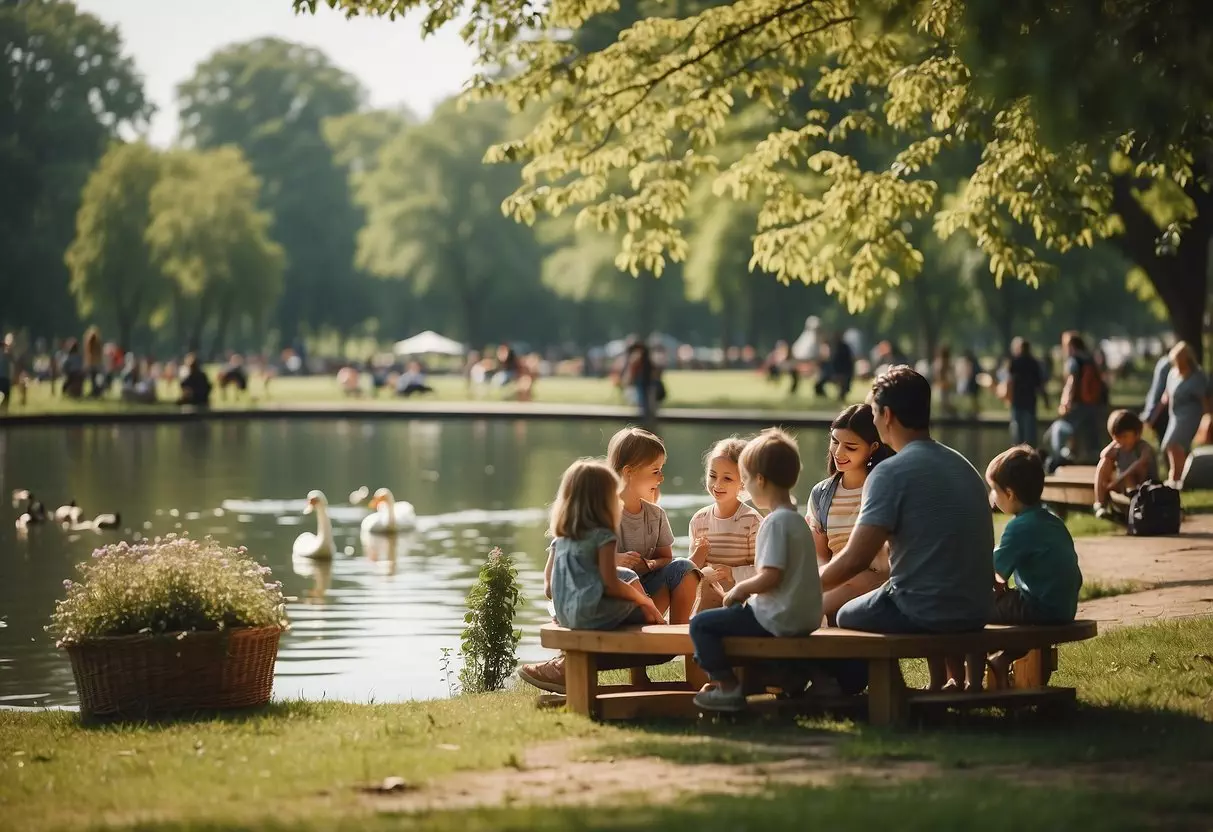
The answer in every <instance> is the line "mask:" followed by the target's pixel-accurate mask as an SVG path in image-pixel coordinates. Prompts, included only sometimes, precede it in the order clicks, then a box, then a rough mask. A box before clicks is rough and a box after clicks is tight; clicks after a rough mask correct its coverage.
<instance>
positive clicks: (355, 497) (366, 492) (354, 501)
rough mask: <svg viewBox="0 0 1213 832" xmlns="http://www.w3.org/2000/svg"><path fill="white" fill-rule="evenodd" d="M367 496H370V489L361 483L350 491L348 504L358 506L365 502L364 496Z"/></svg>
mask: <svg viewBox="0 0 1213 832" xmlns="http://www.w3.org/2000/svg"><path fill="white" fill-rule="evenodd" d="M369 496H371V489H369V488H367V487H366V486H365V485H361V486H359V487H358V488H355V489H354V490H353V491H351V492H350V505H352V506H360V505H362V504H363V503H365V502H366V498H367V497H369Z"/></svg>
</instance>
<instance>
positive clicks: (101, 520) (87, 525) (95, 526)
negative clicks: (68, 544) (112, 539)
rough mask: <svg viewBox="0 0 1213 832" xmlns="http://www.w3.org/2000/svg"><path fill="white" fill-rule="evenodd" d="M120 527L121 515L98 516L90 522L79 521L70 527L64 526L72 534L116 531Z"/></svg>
mask: <svg viewBox="0 0 1213 832" xmlns="http://www.w3.org/2000/svg"><path fill="white" fill-rule="evenodd" d="M120 525H122V515H120V514H98V515H97V516H96V517H94V518H93V519H92V520H80V521H77V522H75V523H72V524H71V525H70V526H69V525H68V524H66V523H65V524H64V526H66V527H67V528H68V529H70V530H71V531H73V532H98V533H100V532H103V531H106V530H107V529H116V528H118V527H119V526H120Z"/></svg>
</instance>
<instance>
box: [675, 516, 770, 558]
mask: <svg viewBox="0 0 1213 832" xmlns="http://www.w3.org/2000/svg"><path fill="white" fill-rule="evenodd" d="M761 523H762V515H761V514H759V513H758V510H757V509H755V508H752V507H750V506H747V505H746V504H745V503H742V504H741V507H740V508H739V509H737V511H735V512H734V513H733V516H732V517H717V516H716V506H715V505H710V506H704V507H703V508H701V509H699V511H697V512H695V516H694V517H692V518H691V550H692V551H694V549H695V541H696V540H698V539H699V538H701V537H705V536H706V537H707V539H708V543H709V544H711V546H712V551H711V552H709V553H708V564H709V565H721V566H750V565H752V564H753V563H754V545H755V541H756V540H757V539H758V526H759V525H760V524H761Z"/></svg>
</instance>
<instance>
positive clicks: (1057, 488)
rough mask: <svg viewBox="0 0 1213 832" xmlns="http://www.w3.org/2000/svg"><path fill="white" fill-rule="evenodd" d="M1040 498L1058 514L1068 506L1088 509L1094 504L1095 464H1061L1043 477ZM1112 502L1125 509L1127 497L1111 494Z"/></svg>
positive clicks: (1127, 504)
mask: <svg viewBox="0 0 1213 832" xmlns="http://www.w3.org/2000/svg"><path fill="white" fill-rule="evenodd" d="M1040 499H1041V501H1042V502H1044V503H1045V504H1046V505H1048V506H1049V507H1050V508H1052V509H1053V510H1054V511H1055V512H1057V513H1058V514H1065V512H1066V510H1067V509H1068V508H1070V507H1081V508H1083V509H1086V510H1088V511H1089V510H1090V509H1091V507H1092V506H1093V505H1094V504H1095V466H1094V465H1063V466H1062V467H1060V468H1058V469H1057V470H1056V471H1054V472H1053V473H1052V474H1050V475H1049V476H1047V477H1045V489H1044V492H1043V493H1042V494H1041V495H1040ZM1111 500H1112V504H1113V505H1115V506H1119V507H1121V508H1123V509H1127V508H1128V506H1129V498H1128V497H1126V496H1125V495H1124V494H1112V495H1111Z"/></svg>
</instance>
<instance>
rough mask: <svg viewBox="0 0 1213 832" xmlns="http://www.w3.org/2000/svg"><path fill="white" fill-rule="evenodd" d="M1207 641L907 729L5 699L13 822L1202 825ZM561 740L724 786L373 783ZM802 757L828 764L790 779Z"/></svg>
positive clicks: (425, 778)
mask: <svg viewBox="0 0 1213 832" xmlns="http://www.w3.org/2000/svg"><path fill="white" fill-rule="evenodd" d="M1210 644H1213V619H1203V620H1189V621H1184V622H1181V623H1168V624H1158V625H1153V626H1149V627H1141V628H1132V629H1125V630H1118V631H1115V632H1112V633H1109V634H1107V635H1103V636H1100V637H1099V638H1097V639H1095V640H1093V641H1090V642H1086V643H1083V644H1078V645H1071V646H1065V647H1063V648H1062V650H1061V669H1060V670H1059V672H1058V675H1057V677H1056V683H1057V684H1064V685H1074V686H1076V687H1077V688H1078V690H1079V700H1080V707H1079V709H1078V711H1077V712H1076V713H1075V714H1074V715H1072V716H1070V717H1067V718H1066V719H1065V720H1063V721H1058V722H1053V721H1047V720H1044V719H1041V718H1037V717H1033V716H1031V715H1025V716H1023V717H1018V718H1010V717H1001V716H997V715H994V714H985V715H973V716H968V717H957V716H943V717H939V718H938V719H937V720H935V721H932V722H931V723H930V724H929V725H927V726H926V727H922V726H920V727H917V728H912V729H907V730H903V731H890V730H880V729H874V728H871V727H868V726H866V725H862V724H855V723H851V722H848V721H832V720H807V721H806V720H801V721H797V722H794V723H793V722H788V721H774V722H772V721H768V720H764V719H762V718H759V717H745V716H742V717H738V718H736V719H730V720H722V721H720V722H711V721H708V722H700V723H698V724H695V723H690V724H683V723H678V724H674V723H654V724H645V725H639V724H632V725H623V726H620V725H615V726H604V725H595V724H592V723H590V722H588V721H586V720H584V719H582V718H580V717H576V716H573V715H570V714H567V713H563V712H561V711H540V710H537V709H535V708H534V707H533V705H532V699H533V697H532V696H531V695H529V694H527V693H524V692H521V691H516V690H515V691H510V692H504V693H499V694H490V695H483V696H474V697H460V698H456V699H452V700H442V701H431V702H414V703H404V704H398V705H349V704H341V703H298V702H292V703H283V704H276V705H274V706H272V707H270V708H268V709H266V710H265V711H263V712H261V713H259V714H256V715H245V716H236V717H229V718H217V719H204V720H201V721H196V722H176V723H168V724H155V725H102V726H88V727H85V726H81V725H80V723H79V722H78V720H77V718H76V717H75V716H74V715H71V714H67V713H41V714H26V713H20V714H19V713H11V712H7V713H0V828H4V829H22V830H31V832H36V831H37V830H50V829H86V828H100V827H103V826H104V827H105V828H110V829H127V830H135V829H138V830H170V829H171V830H187V829H188V830H204V829H205V830H218V829H246V830H278V829H282V830H285V829H304V830H329V829H351V830H352V829H369V830H380V829H408V830H487V829H510V830H514V829H516V830H564V829H573V828H578V829H591V830H637V832H638V831H639V830H648V829H653V830H661V832H675V831H676V830H696V832H715V830H722V831H723V830H729V832H733V830H737V829H761V828H778V829H783V828H820V827H822V826H825V827H827V828H833V829H858V828H869V827H874V826H877V825H886V826H888V827H890V828H897V829H899V830H901V829H911V830H918V829H922V830H928V829H930V830H938V829H940V828H973V827H978V826H979V827H981V828H983V829H993V830H1002V829H1006V830H1011V829H1014V830H1019V832H1022V830H1023V829H1025V828H1027V829H1032V830H1053V829H1057V830H1072V829H1075V828H1080V827H1087V828H1093V829H1100V830H1107V829H1142V828H1151V829H1198V828H1200V829H1203V828H1208V820H1209V818H1210V816H1211V815H1210V813H1211V812H1213V795H1211V794H1210V793H1209V791H1208V788H1207V786H1208V782H1209V779H1208V778H1209V776H1210V774H1211V773H1213V753H1211V752H1210V749H1211V748H1213V706H1211V705H1210V703H1211V702H1213V657H1211V656H1210V655H1209V645H1210ZM909 664H910V666H909V667H907V671H908V674H907V675H908V676H910V677H916V676H917V675H918V674H919V668H918V667H917V666H916V665H917V663H909ZM671 667H674V666H667V668H671ZM556 740H560V741H565V742H570V743H575V744H576V747H577V748H579V749H581V750H580V751H579V752H578V759H590V760H599V761H602V760H610V761H612V762H611V763H610V766H609V768H610V769H611V770H619V771H626V770H628V769H627V768H626V767H627V766H628V765H633V764H638V763H639V762H641V760H639V759H638V758H645V759H651V760H655V761H656V762H655V763H654V764H656V763H660V764H661V765H663V766H666V768H664V769H662V770H663V771H667V772H674V773H675V774H676V776H677V777H683V778H691V779H694V778H697V777H699V776H704V777H711V778H715V780H714V781H713V782H712V783H711V784H708V790H709V791H710V792H713V793H711V794H697V795H689V796H688V795H684V796H681V797H676V798H675V799H673V800H670V801H666V802H665V803H664V805H647V804H649V803H652V802H654V801H655V799H657V798H660V797H661V796H662V793H663V791H664V790H665V789H667V788H669V787H671V786H672V785H673V784H672V783H669V782H667V783H663V782H645V781H640V782H637V783H636V784H635V789H634V792H632V793H629V794H627V795H626V796H624V797H620V796H619V795H618V794H615V795H614V796H609V797H607V798H604V799H601V800H599V801H598V805H596V806H594V807H593V808H590V809H586V808H580V807H577V808H573V807H564V808H562V807H560V806H557V805H553V803H554V802H559V801H549V800H547V799H545V798H544V794H542V793H540V794H532V795H531V798H527V797H526V794H525V793H524V792H522V791H519V792H518V793H517V794H513V797H512V799H510V797H511V794H512V793H510V792H507V793H506V796H507V799H506V807H505V808H479V809H477V808H471V809H457V810H449V811H435V810H431V811H422V812H418V813H402V810H401V808H400V806H399V805H398V804H397V803H394V802H393V801H392V800H390V799H388V798H378V797H374V798H373V797H368V796H367V795H365V794H363V793H362V792H360V791H359V789H358V786H359V785H360V784H363V783H367V782H380V781H382V780H383V779H384V778H385V777H393V776H394V777H400V778H403V780H404V781H405V783H407V784H409V787H410V788H420V789H422V790H423V792H424V791H433V790H434V789H440V788H441V787H442V786H443V784H444V783H446V782H449V779H450V778H452V777H456V778H457V777H467V776H470V775H469V774H468V773H469V772H474V771H495V772H499V773H501V776H502V777H503V778H505V781H506V782H512V781H511V780H510V778H511V777H513V776H515V775H517V776H518V777H521V776H522V775H524V774H526V769H527V763H526V762H525V761H526V760H527V759H528V757H527V755H526V749H527V748H528V747H531V746H534V745H535V744H536V743H542V742H545V741H556ZM797 760H799V761H800V763H801V764H805V763H806V762H807V763H811V764H812V765H813V766H817V767H818V768H819V769H820V774H821V776H820V777H818V778H817V779H816V780H813V781H811V782H808V783H799V784H797V785H795V786H793V785H789V784H788V783H787V782H786V781H782V780H780V778H779V772H780V771H781V767H782V766H786V765H788V764H789V763H790V762H795V761H797ZM722 765H723V766H728V767H729V768H724V769H722V768H721V766H722ZM743 766H750V767H751V768H750V769H747V771H751V772H752V771H754V770H757V771H759V772H760V773H762V772H766V775H769V778H770V779H769V780H767V781H762V782H765V786H764V785H762V782H760V786H759V788H758V790H757V793H750V794H745V793H738V792H737V791H736V790H730V789H729V788H728V786H729V783H728V779H729V772H730V771H741V770H742V769H741V768H736V767H743ZM755 766H757V769H754V768H753V767H755ZM670 767H674V768H670ZM667 776H674V775H667ZM556 777H557V780H559V770H558V771H557V773H556ZM591 791H592V789H591ZM561 793H562V790H561V789H560V788H559V787H555V786H554V787H552V789H551V791H550V792H548V793H547V796H548V797H551V796H554V795H557V794H561ZM471 797H474V795H472V796H471ZM589 797H591V798H592V797H593V795H592V794H590V795H589ZM657 802H660V801H657Z"/></svg>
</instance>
